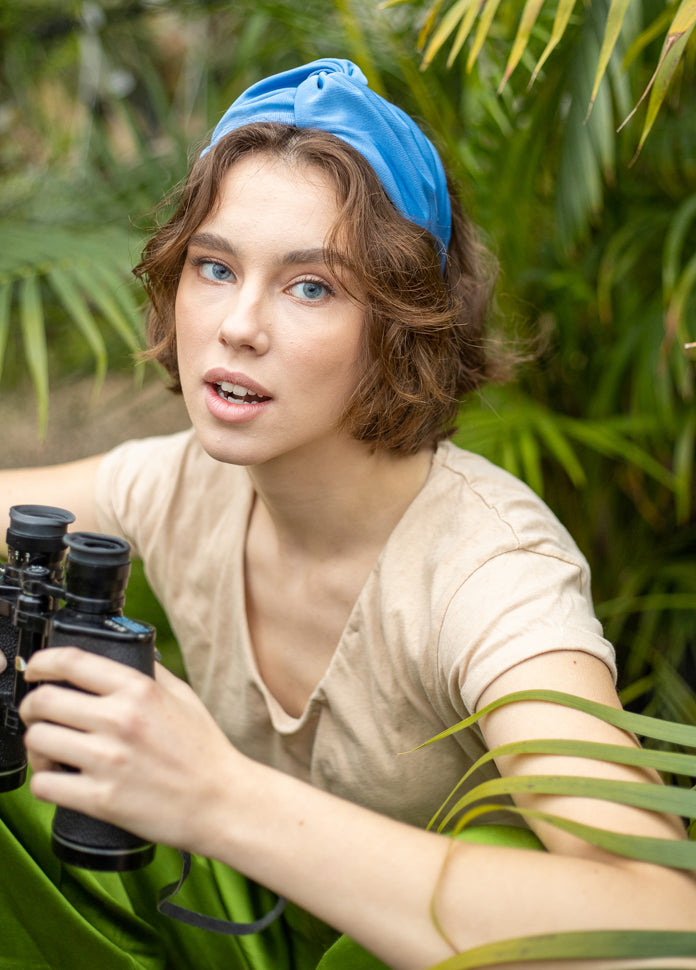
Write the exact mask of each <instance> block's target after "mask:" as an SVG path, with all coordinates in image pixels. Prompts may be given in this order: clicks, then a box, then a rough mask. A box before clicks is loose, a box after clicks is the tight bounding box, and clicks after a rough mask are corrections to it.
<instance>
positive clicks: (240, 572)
mask: <svg viewBox="0 0 696 970" xmlns="http://www.w3.org/2000/svg"><path fill="white" fill-rule="evenodd" d="M440 448H441V446H440V447H438V448H436V449H435V451H434V453H433V457H432V461H431V465H430V470H429V472H428V475H427V477H426V479H425V481H424V482H423V485H422V487H421V488H420V490H419V491H418V492H417V493H416V494H415V495H414V496H413V498H412V500H411V502H410V503H409V504H408V505H407V506H406V508H405V509H404V511H403V513H402V515H401V517H400V518H399V520H398V521H397V523H396V525H395V526H394V528H393V529H392V531H391V532H390V533H389V535H388V536H387V538H386V540H385V542H384V544H383V546H382V548H381V550H380V552H379V555H378V556H377V558H376V559H375V561H374V563H373V564H372V567H371V568H370V571H369V573H368V574H367V576H366V578H365V582H364V583H363V585H362V586H361V588H360V592H359V593H358V595H357V597H356V599H355V602H354V603H353V606H352V608H351V610H350V613H349V614H348V618H347V620H346V623H345V625H344V627H343V629H342V631H341V635H340V637H339V638H338V642H337V643H336V646H335V648H334V650H333V652H332V654H331V659H330V660H329V663H328V664H327V666H326V669H325V671H324V673H323V674H322V676H321V677H320V678H319V680H318V681H317V683H316V684H315V686H314V688H313V689H312V692H311V694H310V695H309V698H308V700H307V703H306V704H305V706H304V709H303V711H302V713H301V714H300V716H299V717H295V716H294V715H293V714H289V713H288V711H286V710H285V708H284V707H283V705H282V704H281V703H280V701H279V700H278V699H277V697H276V696H275V694H273V692H272V691H271V690H270V688H269V687H268V685H267V684H266V682H265V680H264V679H263V677H262V676H261V672H260V670H259V665H258V662H257V658H256V651H255V648H254V644H253V641H252V638H251V631H250V628H249V617H248V614H247V598H246V563H245V557H246V544H247V538H248V535H249V527H250V524H251V516H252V514H253V510H254V506H255V503H256V501H257V495H256V493H255V491H254V488H253V485H252V483H251V481H250V480H249V478H248V477H247V495H246V509H245V515H246V524H245V526H244V531H243V534H242V537H243V538H242V542H241V543H240V544H239V548H238V549H237V569H236V582H237V602H238V604H239V608H240V610H241V611H242V621H241V623H240V628H241V631H242V637H243V643H242V649H243V650H244V653H245V656H246V662H247V667H248V670H249V672H250V674H251V677H252V679H253V682H254V684H255V685H256V687H257V688H258V690H259V691H260V693H261V695H262V696H263V698H264V700H265V703H266V707H267V709H268V713H269V716H270V719H271V724H272V726H273V728H274V730H275V731H277V732H278V733H279V734H284V735H289V734H294V733H300V732H301V731H302V730H303V729H304V728H305V726H306V725H307V724H308V723H309V722H311V721H313V719H314V716H315V712H316V710H317V705H318V704H319V703H320V701H321V698H322V695H323V693H324V687H325V684H326V682H327V680H328V679H329V678H330V677H331V675H332V671H333V668H334V667H335V666H336V664H337V663H338V662H339V661H340V659H341V658H342V656H343V654H344V652H345V650H346V649H347V647H346V641H347V639H348V633H349V631H350V630H351V628H353V627H354V626H355V619H356V616H357V614H358V613H359V612H360V610H361V608H362V603H363V600H364V599H365V596H366V595H367V590H368V588H369V587H370V585H371V584H372V583H373V581H374V580H375V577H376V576H377V574H378V573H379V569H380V565H381V563H382V560H383V559H384V557H385V556H386V555H387V553H388V550H389V547H390V546H391V545H392V544H393V542H394V541H395V536H397V534H398V533H399V532H401V531H402V530H403V529H404V528H408V520H409V519H410V517H411V515H412V514H413V513H412V510H413V508H414V506H415V505H416V504H418V503H419V501H420V499H421V496H422V495H423V493H424V492H425V490H426V489H427V488H428V486H429V484H430V482H431V481H432V478H433V475H434V473H435V471H436V468H437V467H438V466H439V464H440V461H439V454H440Z"/></svg>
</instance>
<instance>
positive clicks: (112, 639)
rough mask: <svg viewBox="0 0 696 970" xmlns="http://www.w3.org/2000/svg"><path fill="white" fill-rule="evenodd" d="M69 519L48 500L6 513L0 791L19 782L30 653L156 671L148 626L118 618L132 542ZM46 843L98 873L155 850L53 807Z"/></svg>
mask: <svg viewBox="0 0 696 970" xmlns="http://www.w3.org/2000/svg"><path fill="white" fill-rule="evenodd" d="M74 520H75V517H74V515H73V514H72V513H71V512H67V511H66V510H65V509H59V508H54V507H52V506H43V505H16V506H13V508H11V509H10V527H9V529H8V530H7V546H8V561H7V563H6V564H5V566H4V567H3V568H0V649H1V650H2V652H3V653H4V655H5V658H6V660H7V667H6V669H5V671H4V672H3V673H2V674H1V675H0V792H8V791H12V790H14V789H16V788H18V787H20V786H21V785H22V784H23V783H24V780H25V778H26V773H27V759H26V752H25V750H24V744H23V741H22V736H23V733H24V726H23V724H22V722H21V719H20V717H19V714H18V709H19V705H20V703H21V701H22V698H23V697H24V696H25V694H26V693H27V691H28V690H29V689H30V685H29V684H27V682H26V681H25V680H24V676H23V673H24V670H25V669H26V665H27V664H28V662H29V660H30V659H31V657H32V655H33V654H34V653H35V652H36V651H37V650H40V649H45V648H51V647H56V646H67V645H70V646H77V647H80V648H82V649H83V650H87V651H89V652H91V653H96V654H99V655H101V656H105V657H109V658H110V659H113V660H117V661H119V662H120V663H124V664H126V665H128V666H130V667H133V668H135V669H136V670H140V671H141V672H142V673H145V674H148V675H149V676H153V675H154V659H155V629H154V627H152V626H151V625H149V624H147V623H140V622H139V621H136V620H132V619H130V618H129V617H126V616H124V615H123V606H124V603H125V594H126V587H127V584H128V577H129V574H130V546H129V545H128V543H127V542H125V541H124V540H123V539H119V538H116V537H114V536H106V535H101V534H99V533H91V532H75V533H67V528H68V526H69V525H70V524H71V523H72V522H74ZM67 686H69V685H67ZM66 770H75V769H70V768H69V767H66ZM52 846H53V851H54V852H55V854H56V855H57V856H58V858H59V859H61V860H62V861H64V862H68V863H71V864H72V865H77V866H81V867H82V868H85V869H98V870H102V871H123V870H128V869H137V868H140V867H141V866H144V865H147V864H148V863H149V862H150V861H151V860H152V858H153V855H154V846H152V845H151V844H150V843H147V842H144V841H143V840H142V839H140V838H138V837H137V836H134V835H131V834H130V833H128V832H124V831H123V830H122V829H120V828H117V827H116V826H114V825H110V824H108V823H106V822H100V821H98V820H96V819H93V818H90V817H89V816H87V815H83V814H81V813H79V812H74V811H72V810H70V809H65V808H60V807H58V808H57V809H56V812H55V815H54V819H53V829H52Z"/></svg>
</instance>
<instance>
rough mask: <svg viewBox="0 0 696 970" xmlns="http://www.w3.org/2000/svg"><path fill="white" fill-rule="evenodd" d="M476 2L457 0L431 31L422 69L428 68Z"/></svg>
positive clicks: (473, 0)
mask: <svg viewBox="0 0 696 970" xmlns="http://www.w3.org/2000/svg"><path fill="white" fill-rule="evenodd" d="M477 2H478V0H457V2H456V3H455V4H454V6H452V7H450V9H449V10H448V11H447V13H446V14H445V15H444V17H443V18H442V20H441V21H440V23H439V24H438V26H437V28H436V29H435V30H434V31H433V34H432V37H431V38H430V42H429V43H428V46H427V47H426V49H425V52H424V54H423V68H426V67H428V65H429V64H430V63H431V62H432V60H433V58H434V57H435V55H436V54H437V52H438V51H439V50H440V48H441V47H442V45H443V44H444V43H445V41H446V40H447V38H448V37H449V36H450V34H451V33H452V31H453V30H454V29H455V28H456V26H457V24H458V23H459V21H460V20H461V19H462V17H464V16H465V15H466V13H467V11H468V9H469V8H470V7H472V6H473V7H476V5H477Z"/></svg>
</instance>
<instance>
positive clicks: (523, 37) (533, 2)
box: [498, 0, 544, 94]
mask: <svg viewBox="0 0 696 970" xmlns="http://www.w3.org/2000/svg"><path fill="white" fill-rule="evenodd" d="M543 4H544V0H527V2H526V3H525V5H524V10H523V11H522V16H521V17H520V23H519V26H518V28H517V34H516V35H515V40H514V41H513V44H512V50H511V51H510V56H509V57H508V62H507V64H506V65H505V71H504V73H503V79H502V81H501V82H500V86H499V87H498V94H500V93H501V92H502V90H503V88H504V87H505V85H506V84H507V82H508V80H509V79H510V76H511V74H512V72H513V71H514V70H515V68H516V67H517V65H518V64H519V62H520V58H521V57H522V55H523V54H524V52H525V50H526V49H527V44H528V43H529V37H530V34H531V33H532V28H533V27H534V24H535V23H536V21H537V17H538V16H539V11H540V10H541V8H542V6H543Z"/></svg>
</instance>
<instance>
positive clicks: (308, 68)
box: [203, 57, 452, 266]
mask: <svg viewBox="0 0 696 970" xmlns="http://www.w3.org/2000/svg"><path fill="white" fill-rule="evenodd" d="M257 121H275V122H278V123H279V124H283V125H293V126H295V127H297V128H320V129H321V130H322V131H328V132H330V133H331V134H332V135H336V137H337V138H340V139H341V140H342V141H345V142H347V143H348V144H349V145H352V147H353V148H355V149H356V150H357V151H359V152H360V154H361V155H362V156H363V158H365V159H367V161H368V162H369V163H370V165H371V166H372V168H373V169H374V170H375V172H376V173H377V176H378V178H379V180H380V181H381V183H382V185H383V186H384V188H385V190H386V192H387V195H388V196H389V198H390V199H391V201H392V202H393V203H394V205H395V206H396V208H397V209H398V210H399V212H400V213H401V214H402V215H403V216H405V217H406V218H407V219H408V220H409V221H410V222H415V223H416V225H419V226H422V227H423V228H424V229H427V230H428V231H429V232H430V233H432V235H433V236H435V238H436V239H437V240H438V241H439V243H440V245H441V247H442V262H443V266H444V259H445V254H446V252H447V247H448V245H449V241H450V234H451V230H452V214H451V210H450V201H449V193H448V191H447V180H446V178H445V172H444V169H443V167H442V162H441V161H440V157H439V155H438V153H437V151H436V149H435V147H434V145H433V144H432V143H431V142H430V141H429V140H428V139H427V138H426V137H425V135H424V134H423V132H422V131H421V130H420V128H418V126H417V125H416V124H415V122H413V121H412V120H411V118H409V116H408V115H407V114H405V113H404V112H403V111H402V110H401V109H400V108H397V107H396V105H393V104H390V103H389V102H388V101H385V99H384V98H382V97H380V95H379V94H376V93H375V92H374V91H371V90H370V88H368V86H367V78H366V77H365V75H364V74H363V73H362V71H361V70H360V68H359V67H357V66H356V65H355V64H353V63H351V61H344V60H339V59H337V58H333V57H327V58H324V59H322V60H319V61H313V62H312V63H311V64H305V65H304V66H303V67H298V68H296V69H295V70H292V71H285V72H284V73H283V74H276V75H274V76H273V77H269V78H266V79H265V80H264V81H259V82H258V83H257V84H253V85H252V86H251V87H250V88H249V89H248V90H247V91H245V92H244V94H242V95H240V96H239V97H238V98H237V100H236V101H235V102H234V103H233V104H232V105H231V106H230V107H229V108H228V109H227V111H226V112H225V114H224V115H223V116H222V118H221V119H220V121H219V123H218V125H217V127H216V128H215V131H214V132H213V136H212V138H211V141H210V145H209V146H208V148H206V150H205V151H206V152H207V151H208V150H209V149H210V148H212V147H213V145H216V144H217V143H218V142H219V141H220V139H221V138H223V137H224V136H225V135H227V134H228V133H229V132H230V131H234V130H235V129H236V128H241V127H242V126H243V125H249V124H253V123H254V122H257ZM203 154H205V152H204V153H203Z"/></svg>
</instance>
